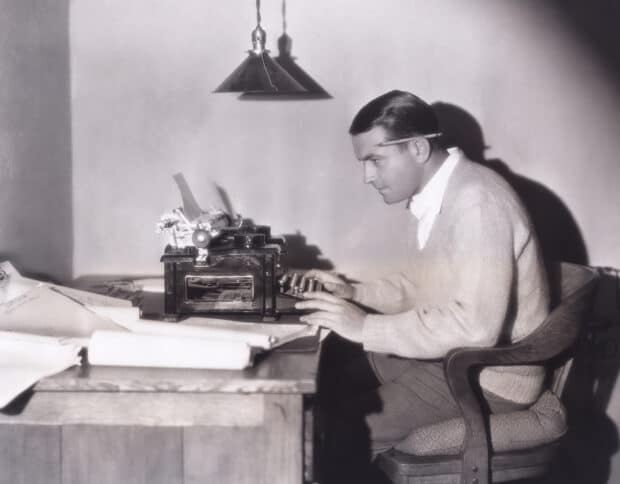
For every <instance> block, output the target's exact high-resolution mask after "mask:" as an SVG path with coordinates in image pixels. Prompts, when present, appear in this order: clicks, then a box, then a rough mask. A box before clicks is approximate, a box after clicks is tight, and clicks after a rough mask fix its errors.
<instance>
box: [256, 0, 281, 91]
mask: <svg viewBox="0 0 620 484" xmlns="http://www.w3.org/2000/svg"><path fill="white" fill-rule="evenodd" d="M260 20H261V18H260V0H256V24H257V25H258V26H260ZM260 60H261V62H262V63H263V70H264V71H265V74H266V75H267V80H268V81H269V84H271V87H272V88H273V90H274V91H277V90H278V88H277V86H276V85H275V84H274V83H273V81H272V80H271V76H270V75H269V70H267V65H266V64H265V58H264V57H263V53H262V52H261V53H260Z"/></svg>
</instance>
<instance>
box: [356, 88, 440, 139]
mask: <svg viewBox="0 0 620 484" xmlns="http://www.w3.org/2000/svg"><path fill="white" fill-rule="evenodd" d="M375 126H381V127H382V128H384V129H385V130H386V131H387V133H388V136H389V137H390V139H398V138H407V137H409V136H414V135H416V134H431V133H436V132H437V130H438V127H437V118H436V117H435V113H434V112H433V109H432V108H431V107H430V106H429V105H428V104H426V103H425V102H424V101H422V99H420V98H419V97H417V96H416V95H414V94H411V93H410V92H406V91H396V90H394V91H390V92H386V93H385V94H383V95H381V96H379V97H377V98H375V99H373V100H372V101H370V102H369V103H368V104H366V105H365V106H364V107H363V108H362V109H360V110H359V112H358V113H357V114H356V115H355V117H354V118H353V121H352V122H351V127H350V128H349V134H351V135H356V134H360V133H365V132H366V131H369V130H370V129H372V128H374V127H375Z"/></svg>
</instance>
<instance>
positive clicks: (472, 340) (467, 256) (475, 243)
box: [360, 204, 515, 358]
mask: <svg viewBox="0 0 620 484" xmlns="http://www.w3.org/2000/svg"><path fill="white" fill-rule="evenodd" d="M451 238H452V240H453V241H454V243H453V247H452V250H450V251H446V254H448V255H447V256H448V257H449V258H450V261H449V262H450V265H451V267H452V275H453V277H454V284H453V287H455V288H456V289H455V290H454V291H453V292H450V293H445V294H443V295H441V297H440V298H438V301H439V302H438V303H436V304H428V305H421V306H417V307H414V308H413V309H411V310H409V311H406V312H403V313H399V314H395V315H367V316H366V317H365V319H364V324H363V328H362V332H361V341H360V342H361V343H363V345H364V348H365V349H366V350H368V351H377V352H384V353H393V354H396V355H399V356H404V357H411V358H440V357H443V356H444V355H445V354H446V353H447V352H448V351H449V350H451V349H453V348H456V347H460V346H493V345H494V344H496V343H497V340H498V338H499V336H500V333H501V331H502V327H503V324H504V321H505V319H506V315H507V312H508V309H509V305H510V298H511V292H512V289H513V282H514V277H515V274H514V264H515V262H514V250H513V246H514V240H513V238H514V233H513V227H512V225H511V222H510V220H509V219H508V218H507V217H506V215H505V214H504V213H502V212H501V210H500V209H499V208H498V207H497V206H495V205H493V204H489V205H485V206H483V205H474V206H472V207H470V208H468V209H467V210H465V211H463V214H462V216H461V217H459V219H458V221H457V222H456V223H455V225H454V226H453V229H452V237H451Z"/></svg>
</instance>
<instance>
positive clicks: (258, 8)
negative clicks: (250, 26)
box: [256, 0, 261, 25]
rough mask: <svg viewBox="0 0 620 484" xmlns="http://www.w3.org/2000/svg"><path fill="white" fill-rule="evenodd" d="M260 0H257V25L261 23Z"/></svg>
mask: <svg viewBox="0 0 620 484" xmlns="http://www.w3.org/2000/svg"><path fill="white" fill-rule="evenodd" d="M260 20H261V19H260V0H256V25H260Z"/></svg>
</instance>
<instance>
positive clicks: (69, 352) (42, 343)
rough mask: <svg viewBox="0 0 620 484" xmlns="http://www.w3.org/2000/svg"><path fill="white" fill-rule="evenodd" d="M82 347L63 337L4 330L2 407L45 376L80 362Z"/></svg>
mask: <svg viewBox="0 0 620 484" xmlns="http://www.w3.org/2000/svg"><path fill="white" fill-rule="evenodd" d="M80 349H81V347H80V345H78V344H74V343H73V342H69V341H65V340H62V339H60V338H52V337H46V336H36V335H31V334H25V333H16V332H8V331H0V408H4V407H5V406H6V405H8V404H9V403H10V402H11V401H12V400H13V399H14V398H15V397H17V396H18V395H19V394H20V393H22V392H23V391H24V390H27V389H28V388H29V387H31V386H32V385H33V384H35V383H36V382H37V381H38V380H40V379H41V378H43V377H46V376H49V375H53V374H54V373H58V372H59V371H63V370H65V369H67V368H69V367H70V366H73V365H79V364H80V357H79V356H78V353H79V351H80Z"/></svg>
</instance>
